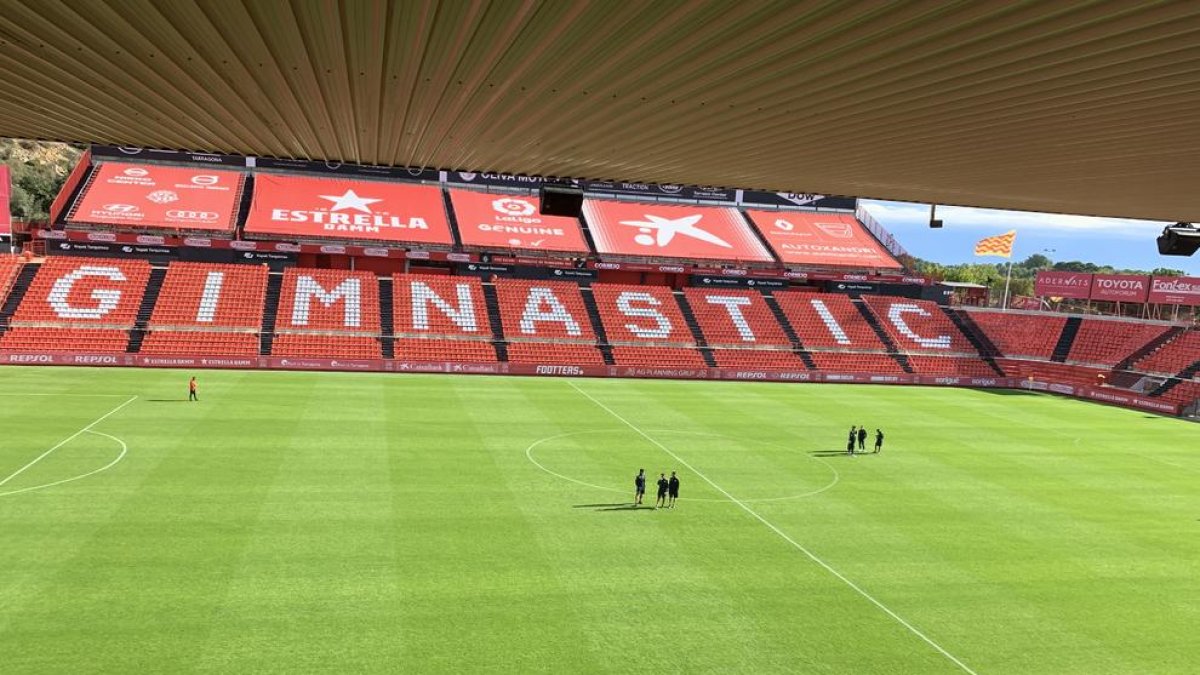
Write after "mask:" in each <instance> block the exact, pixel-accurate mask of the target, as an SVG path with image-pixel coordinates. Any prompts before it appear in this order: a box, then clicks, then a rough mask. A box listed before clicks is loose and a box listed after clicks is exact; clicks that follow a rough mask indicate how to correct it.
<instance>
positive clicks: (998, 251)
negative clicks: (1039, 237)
mask: <svg viewBox="0 0 1200 675" xmlns="http://www.w3.org/2000/svg"><path fill="white" fill-rule="evenodd" d="M1016 239H1017V231H1016V230H1009V231H1008V232H1005V233H1004V234H998V235H996V236H994V237H985V238H983V239H980V240H979V243H978V244H975V255H998V256H1000V257H1001V258H1011V257H1012V250H1013V242H1014V241H1016Z"/></svg>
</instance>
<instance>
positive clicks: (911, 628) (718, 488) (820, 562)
mask: <svg viewBox="0 0 1200 675" xmlns="http://www.w3.org/2000/svg"><path fill="white" fill-rule="evenodd" d="M567 384H569V385H571V387H572V388H573V389H575V391H577V392H579V393H580V394H583V395H584V396H585V397H587V399H588V400H590V401H591V402H592V403H595V404H596V405H597V406H599V407H601V408H603V409H604V410H605V411H606V412H607V413H608V414H610V415H612V416H613V417H615V418H617V419H618V420H620V421H621V422H622V423H623V424H625V426H627V427H629V428H630V429H632V430H633V431H634V432H636V433H637V434H638V435H639V436H641V437H642V438H644V439H646V440H647V441H650V442H651V443H652V444H654V445H656V446H658V448H659V449H660V450H662V451H663V452H665V453H667V454H668V455H670V456H671V458H672V459H674V460H675V461H677V462H679V463H680V464H682V465H683V466H685V467H687V468H688V470H689V471H691V472H692V473H694V474H696V475H697V476H699V477H700V478H701V479H702V480H703V481H704V482H705V483H708V484H709V485H710V486H712V488H713V489H714V490H716V491H717V492H720V493H721V494H723V495H725V498H726V499H728V500H729V501H731V502H733V503H734V504H737V505H738V506H739V507H741V509H742V510H743V511H745V512H746V513H748V514H750V515H751V516H753V517H754V519H755V520H757V521H758V522H760V523H762V524H763V525H766V526H767V527H768V528H770V530H771V531H772V532H774V533H775V534H777V535H779V536H780V537H782V538H783V540H784V541H786V542H787V543H789V544H791V545H792V546H794V547H795V548H796V550H797V551H800V552H801V553H803V554H804V555H805V556H807V557H808V559H809V560H812V561H813V562H815V563H817V564H818V565H820V566H821V567H823V568H824V569H825V571H827V572H829V573H830V574H832V575H833V576H835V577H837V578H838V580H840V581H841V582H842V583H844V584H846V585H847V586H849V587H850V588H852V589H854V591H855V592H857V593H858V594H859V595H861V596H862V597H864V598H866V599H867V601H869V602H870V603H871V604H872V605H875V606H876V607H878V608H879V609H880V610H882V611H883V613H884V614H887V615H888V616H890V617H892V618H893V619H895V620H896V622H897V623H899V624H900V625H901V626H904V627H905V628H907V629H908V632H910V633H912V634H913V635H915V636H917V637H918V638H921V640H922V641H924V642H925V644H927V645H929V646H930V647H933V648H934V649H935V650H937V652H938V653H939V654H941V655H942V656H944V657H946V658H947V659H949V660H950V661H951V662H952V663H953V664H954V665H956V666H958V667H959V668H961V669H962V670H963V672H966V673H970V675H978V674H977V673H976V672H975V671H974V670H971V668H970V667H969V666H967V664H965V663H963V662H962V661H960V660H959V659H958V657H956V656H954V655H953V654H951V653H950V652H948V651H946V650H945V648H943V647H942V646H941V645H939V644H938V643H936V642H934V641H933V640H932V639H931V638H930V637H929V636H928V635H925V634H924V633H922V632H921V631H920V630H918V629H917V627H916V626H914V625H912V624H911V623H909V622H907V621H905V620H904V618H903V617H901V616H900V615H899V614H897V613H896V612H894V611H892V609H891V608H889V607H888V606H887V605H885V604H883V603H882V602H880V601H879V600H876V599H875V597H874V596H872V595H871V594H870V593H868V592H866V591H864V590H863V589H862V587H860V586H859V585H858V584H856V583H854V582H853V581H851V580H850V579H848V578H846V576H845V575H843V574H842V573H841V572H839V571H837V570H836V569H834V568H833V567H832V566H830V564H829V563H827V562H825V561H824V560H821V559H820V558H818V557H817V556H816V554H815V553H813V552H812V551H810V550H808V549H807V548H805V547H804V546H803V545H802V544H800V543H799V542H797V541H796V540H795V539H792V538H791V537H790V536H788V534H787V533H786V532H784V531H783V530H781V529H779V528H778V527H776V526H775V524H774V523H772V522H771V521H769V520H767V519H766V518H764V517H762V516H761V515H759V513H758V512H757V511H755V510H754V509H752V508H750V507H749V506H747V505H746V504H745V502H743V501H741V500H740V499H738V498H737V497H734V496H733V495H731V494H729V492H727V491H726V490H725V489H724V488H722V487H721V486H720V485H717V484H716V483H714V482H713V481H712V479H710V478H709V477H708V476H706V475H704V474H703V473H701V472H699V471H697V470H696V468H695V467H693V466H692V465H690V464H688V463H687V461H686V460H684V459H683V458H682V457H680V456H679V455H676V454H675V453H674V452H671V449H670V448H668V447H667V446H665V445H663V444H662V443H659V442H658V441H657V440H655V439H654V438H653V437H651V436H650V435H649V434H647V433H646V432H644V431H642V430H641V429H640V428H638V427H637V426H636V425H634V424H633V422H630V421H629V420H627V419H625V418H624V417H622V416H621V415H619V414H618V413H617V412H616V411H615V410H613V409H612V408H610V407H608V406H606V405H604V404H603V403H601V402H600V401H599V400H597V399H596V398H595V397H593V396H592V395H591V394H589V393H587V392H586V391H584V390H582V389H580V388H579V386H578V385H576V384H575V383H574V382H572V381H571V380H567Z"/></svg>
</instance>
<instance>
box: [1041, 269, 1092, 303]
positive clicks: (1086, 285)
mask: <svg viewBox="0 0 1200 675" xmlns="http://www.w3.org/2000/svg"><path fill="white" fill-rule="evenodd" d="M1033 288H1034V294H1035V295H1038V296H1041V297H1051V298H1078V299H1081V300H1086V299H1087V298H1088V296H1089V295H1090V294H1091V290H1092V275H1090V274H1084V273H1082V272H1053V271H1040V272H1038V273H1037V279H1036V280H1035V281H1034V286H1033Z"/></svg>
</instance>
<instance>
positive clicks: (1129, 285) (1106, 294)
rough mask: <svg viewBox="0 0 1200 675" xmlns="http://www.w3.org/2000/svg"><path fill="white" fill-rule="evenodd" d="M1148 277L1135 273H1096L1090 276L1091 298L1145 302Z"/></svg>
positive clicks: (1147, 293)
mask: <svg viewBox="0 0 1200 675" xmlns="http://www.w3.org/2000/svg"><path fill="white" fill-rule="evenodd" d="M1149 294H1150V277H1144V276H1139V275H1136V274H1097V275H1094V276H1093V277H1092V299H1093V300H1108V301H1110V302H1145V301H1146V298H1147V297H1148V296H1149Z"/></svg>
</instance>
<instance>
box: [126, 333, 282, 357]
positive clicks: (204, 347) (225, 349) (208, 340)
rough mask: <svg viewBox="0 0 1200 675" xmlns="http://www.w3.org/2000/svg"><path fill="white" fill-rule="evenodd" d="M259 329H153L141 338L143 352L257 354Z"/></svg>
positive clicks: (217, 354)
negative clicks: (220, 330)
mask: <svg viewBox="0 0 1200 675" xmlns="http://www.w3.org/2000/svg"><path fill="white" fill-rule="evenodd" d="M258 345H259V340H258V334H257V333H227V332H215V331H204V330H151V331H150V332H149V333H147V334H146V339H145V340H144V341H143V342H142V349H141V353H142V354H160V355H161V354H174V355H182V354H187V355H194V356H253V355H255V354H258Z"/></svg>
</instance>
